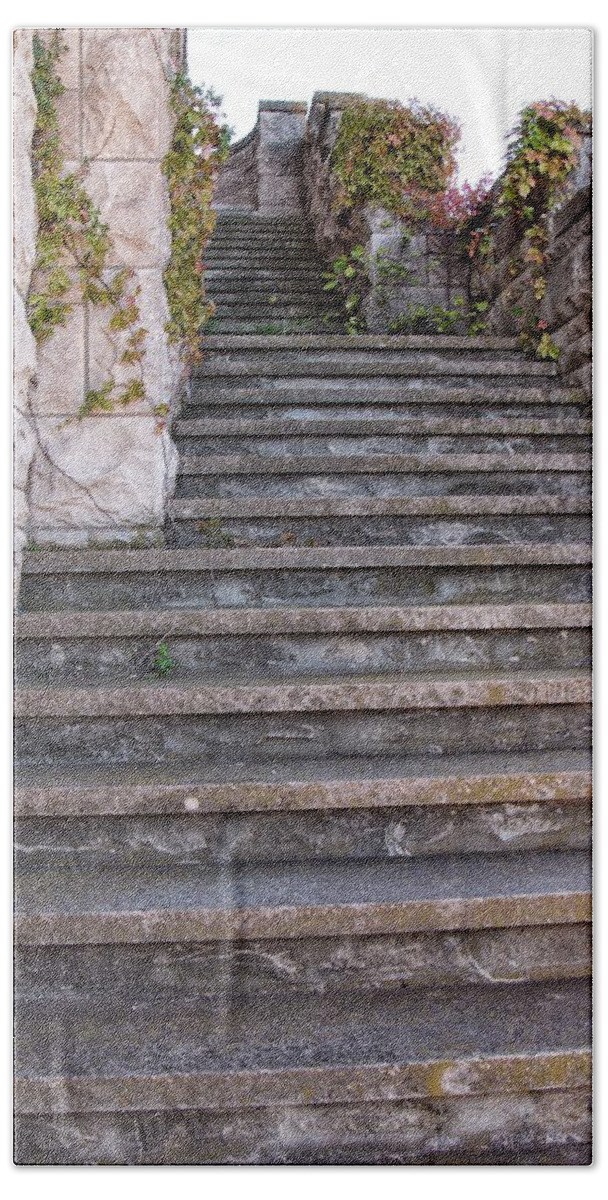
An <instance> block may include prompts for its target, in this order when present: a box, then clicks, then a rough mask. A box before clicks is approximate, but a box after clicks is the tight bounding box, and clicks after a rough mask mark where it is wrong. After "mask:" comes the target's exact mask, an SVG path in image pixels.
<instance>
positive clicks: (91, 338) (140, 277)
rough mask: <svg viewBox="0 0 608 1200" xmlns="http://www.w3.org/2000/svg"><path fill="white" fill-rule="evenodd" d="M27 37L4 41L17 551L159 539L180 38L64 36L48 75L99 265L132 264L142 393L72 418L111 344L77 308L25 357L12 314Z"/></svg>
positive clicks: (23, 251)
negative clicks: (94, 223)
mask: <svg viewBox="0 0 608 1200" xmlns="http://www.w3.org/2000/svg"><path fill="white" fill-rule="evenodd" d="M42 35H43V36H49V31H42ZM32 37H33V31H31V30H21V31H18V32H17V34H16V37H15V104H14V125H15V241H16V246H17V250H16V256H15V287H16V297H17V299H16V334H15V379H16V385H15V386H16V412H17V417H16V429H15V441H16V447H17V451H16V478H15V483H16V485H17V489H18V497H19V499H18V505H19V506H20V507H18V511H17V512H16V523H17V528H18V537H17V539H16V544H17V546H18V547H19V548H21V546H22V545H23V543H24V542H25V540H26V539H28V540H30V541H32V542H35V543H52V544H59V545H84V544H94V543H108V542H113V541H115V540H119V541H130V540H132V539H133V537H134V535H135V536H137V537H138V538H139V539H143V540H146V541H148V540H158V539H159V537H160V536H161V534H160V531H161V529H162V525H163V522H164V514H165V508H166V500H167V497H168V495H169V494H170V492H171V490H172V487H173V482H174V476H175V470H176V464H177V455H176V451H175V448H174V446H173V443H172V441H171V437H170V434H169V432H168V430H167V429H166V428H164V429H161V428H159V422H158V419H157V417H156V416H155V414H154V412H153V409H154V408H155V407H156V406H157V405H159V404H170V403H171V401H172V400H173V398H174V397H175V395H176V391H177V388H178V380H179V370H178V364H177V362H176V358H175V355H174V354H172V352H171V351H170V348H169V346H168V344H167V338H166V334H165V329H164V327H165V323H166V321H167V319H168V310H167V303H166V297H165V291H164V285H163V279H162V275H163V269H164V266H165V264H166V262H167V259H168V256H169V251H170V241H169V233H168V228H167V218H168V212H169V206H168V193H167V188H166V183H165V179H164V177H163V175H162V172H161V162H162V159H163V157H164V155H165V153H166V151H167V149H168V147H169V144H170V139H171V133H172V116H171V112H170V108H169V82H168V78H169V72H170V70H171V69H174V68H175V67H176V66H177V65H178V64H179V63H181V61H182V59H183V54H184V38H183V34H182V31H180V30H178V29H127V28H120V29H111V28H109V29H68V30H63V31H62V40H63V42H64V43H65V44H66V45H67V52H66V53H65V54H64V55H63V57H62V58H61V59H60V62H59V70H60V75H61V78H62V82H63V84H64V87H65V89H66V90H65V93H64V95H63V96H62V97H61V98H60V100H59V102H58V115H59V119H60V128H61V139H62V148H63V152H64V157H65V161H66V167H67V168H68V169H77V168H80V167H82V166H83V164H85V163H86V164H87V165H86V171H85V180H84V182H85V186H86V188H87V191H88V192H89V195H90V196H91V198H92V200H93V201H94V202H95V203H96V204H97V205H98V206H99V208H100V210H101V215H102V219H103V220H104V221H105V222H107V224H108V226H109V229H110V235H111V238H112V242H113V248H114V249H113V257H112V260H111V262H110V263H109V264H108V265H109V266H111V267H123V266H125V267H129V268H132V270H133V272H134V284H139V286H140V287H141V295H140V297H139V307H140V314H141V323H142V325H143V326H144V327H145V329H146V330H147V335H146V342H145V349H146V354H145V358H144V363H143V373H144V385H145V389H146V398H145V400H141V401H137V402H136V403H131V404H130V405H128V406H127V407H124V408H121V409H120V410H119V411H116V412H112V413H100V414H96V415H90V416H87V417H84V418H82V419H80V420H79V419H78V418H77V416H76V414H77V412H78V409H79V407H80V405H81V404H82V401H83V399H84V397H85V395H86V392H87V391H88V390H89V389H91V388H96V387H98V386H99V385H100V384H101V383H102V382H103V381H104V379H106V378H107V376H108V373H109V370H110V369H112V367H114V366H115V359H116V356H117V348H116V345H115V342H114V340H113V339H112V338H111V337H110V336H109V334H108V329H107V314H106V313H103V312H102V311H100V310H97V309H94V308H92V307H91V306H90V305H87V306H83V305H82V304H81V303H77V304H75V306H74V309H73V311H72V313H71V315H70V317H69V318H68V321H67V323H66V325H65V326H63V327H59V328H57V330H56V331H55V332H54V334H53V336H52V337H51V338H50V339H49V340H48V341H47V342H45V343H43V344H41V345H40V346H39V347H38V349H37V353H36V354H35V365H34V357H33V356H34V352H35V346H33V345H32V342H33V339H32V338H31V335H30V334H29V329H28V328H27V326H24V323H23V320H22V316H23V314H22V308H23V304H24V302H25V299H26V296H27V290H28V287H29V285H30V279H29V276H28V272H29V274H31V268H32V264H33V260H34V254H35V232H36V226H35V219H34V220H33V219H32V212H33V210H34V207H35V206H34V205H33V196H32V192H31V166H30V155H31V137H32V130H33V124H34V116H35V101H34V97H33V92H32V88H31V82H30V77H29V76H30V71H31V64H32ZM28 189H29V190H28ZM34 218H35V212H34ZM33 283H34V285H35V283H36V280H35V278H34V280H33ZM122 370H126V371H127V372H128V368H122V367H120V366H119V367H117V368H116V377H117V381H118V382H121V374H120V372H121V371H122ZM26 380H27V383H26ZM28 456H29V461H28ZM26 462H27V466H26ZM19 489H21V492H22V493H23V495H22V497H21V495H20V494H19ZM26 510H27V511H26Z"/></svg>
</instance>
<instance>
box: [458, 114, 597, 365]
mask: <svg viewBox="0 0 608 1200" xmlns="http://www.w3.org/2000/svg"><path fill="white" fill-rule="evenodd" d="M590 128H591V115H590V113H588V112H585V111H582V110H581V109H580V108H578V107H577V105H575V104H564V103H562V102H560V101H558V100H549V101H539V102H537V103H535V104H530V105H528V106H527V107H526V108H524V109H523V110H522V112H521V114H520V117H519V121H518V123H517V125H516V127H515V129H514V130H513V134H512V139H511V142H510V143H509V148H508V152H507V166H506V170H505V172H504V174H503V176H502V179H501V187H500V191H499V193H498V196H497V198H496V199H495V200H494V203H493V205H492V207H491V209H490V212H489V214H487V216H486V223H485V224H484V225H483V226H480V225H478V226H477V228H475V229H473V231H472V233H471V237H470V242H469V247H468V253H469V257H471V258H475V257H478V258H479V259H480V261H481V260H483V261H485V263H486V264H487V265H490V264H491V263H492V262H493V260H494V236H493V226H495V225H496V223H497V222H498V221H500V220H501V219H504V218H505V217H511V218H512V219H513V220H514V222H515V226H516V230H517V233H518V235H519V240H520V242H521V247H522V248H521V251H520V252H519V254H518V255H517V256H515V257H514V258H512V259H511V261H510V263H509V272H510V274H511V275H512V276H513V277H515V276H517V275H519V274H522V273H523V272H527V273H528V276H527V287H528V300H527V301H526V300H525V299H524V303H522V304H518V305H516V306H515V307H514V308H513V310H512V311H513V315H514V317H515V318H516V319H517V320H518V321H519V324H520V339H521V342H522V345H523V347H524V349H525V350H527V351H528V353H530V354H534V355H536V356H537V357H539V358H543V359H554V360H556V359H557V358H558V357H559V353H560V351H559V347H558V346H557V345H556V344H555V342H554V341H553V339H552V338H551V336H550V334H549V332H548V330H547V322H546V321H544V320H542V318H541V316H540V313H541V302H542V300H543V297H544V295H545V292H546V290H547V265H548V245H549V217H550V215H551V213H552V211H553V210H554V209H555V207H556V205H557V204H559V202H560V200H562V198H563V195H564V185H565V184H566V182H567V179H568V176H569V175H570V174H571V172H572V171H573V170H574V169H575V167H576V166H577V164H578V161H579V154H580V149H581V145H582V140H583V137H584V136H585V134H587V133H589V131H590Z"/></svg>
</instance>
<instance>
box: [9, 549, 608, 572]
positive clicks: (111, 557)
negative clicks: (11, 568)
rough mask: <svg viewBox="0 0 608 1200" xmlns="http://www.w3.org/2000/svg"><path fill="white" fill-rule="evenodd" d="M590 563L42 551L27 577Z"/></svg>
mask: <svg viewBox="0 0 608 1200" xmlns="http://www.w3.org/2000/svg"><path fill="white" fill-rule="evenodd" d="M590 562H591V547H590V546H589V545H588V544H587V543H584V542H580V543H579V542H570V543H563V544H549V543H545V542H541V543H538V544H533V543H526V542H511V543H503V544H495V543H492V544H490V545H484V544H479V545H475V546H324V547H308V546H302V547H289V546H287V547H280V548H277V549H274V548H270V547H255V548H253V549H250V548H244V549H239V550H198V549H187V550H167V549H162V550H152V549H151V550H41V551H36V552H29V553H26V554H24V559H23V573H24V574H25V575H51V574H79V573H87V574H88V573H95V574H110V573H117V574H122V573H123V572H127V573H133V572H145V573H153V574H158V573H159V572H167V571H222V570H224V571H249V570H256V571H257V570H264V569H267V570H331V569H341V570H344V569H357V568H361V567H428V566H463V567H469V566H482V567H486V566H488V567H489V566H506V565H509V566H510V565H514V566H516V565H523V564H531V565H535V566H536V565H538V566H543V565H544V566H547V565H551V564H556V565H566V564H567V565H575V564H586V563H590Z"/></svg>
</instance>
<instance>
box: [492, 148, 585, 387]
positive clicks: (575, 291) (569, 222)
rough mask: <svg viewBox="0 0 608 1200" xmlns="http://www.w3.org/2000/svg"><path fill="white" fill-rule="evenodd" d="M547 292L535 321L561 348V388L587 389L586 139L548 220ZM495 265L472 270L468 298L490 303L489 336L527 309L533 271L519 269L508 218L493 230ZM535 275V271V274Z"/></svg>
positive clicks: (507, 330) (516, 236) (511, 325)
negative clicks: (541, 323)
mask: <svg viewBox="0 0 608 1200" xmlns="http://www.w3.org/2000/svg"><path fill="white" fill-rule="evenodd" d="M548 232H549V242H548V246H547V257H548V262H547V266H546V268H545V276H546V281H547V290H546V293H545V295H544V297H543V299H542V301H541V302H540V304H539V305H538V316H539V319H540V320H543V321H546V324H547V332H548V333H549V334H550V335H551V338H552V340H553V341H554V342H555V343H556V344H557V345H558V346H559V347H560V350H561V354H560V358H559V367H560V374H561V376H562V378H563V380H564V383H566V384H569V385H570V386H573V387H581V388H583V389H584V390H585V391H588V392H590V390H591V350H592V343H591V313H592V307H591V306H592V295H591V288H592V274H591V267H592V264H591V238H592V218H591V139H586V141H585V143H584V146H583V149H582V153H581V158H580V163H579V166H578V169H577V170H576V171H575V172H573V174H572V176H571V179H570V182H569V186H568V189H567V192H566V194H565V196H564V200H563V202H562V203H561V204H560V205H559V207H558V208H556V209H555V211H554V212H553V213H552V215H551V217H550V219H549V229H548ZM494 243H495V253H494V262H493V263H492V264H491V265H489V266H484V267H480V266H478V265H474V266H473V269H472V273H471V283H470V288H471V294H472V295H473V296H476V297H477V296H481V297H483V298H484V299H486V300H488V301H489V305H490V307H489V309H488V312H487V323H488V331H489V332H490V333H496V334H500V335H503V334H504V335H507V336H509V335H511V334H516V333H517V332H518V330H519V324H518V321H517V316H516V314H514V312H513V310H514V308H516V307H518V306H521V307H524V308H525V307H526V305H527V304H529V298H530V281H531V278H532V274H533V271H532V269H531V268H530V267H527V268H526V267H525V266H523V267H522V254H521V251H522V242H521V234H520V233H519V231H518V230H517V227H516V225H515V223H514V222H513V219H512V218H505V219H504V220H503V221H502V222H500V223H499V225H498V227H497V228H496V229H495V231H494ZM534 273H535V272H534Z"/></svg>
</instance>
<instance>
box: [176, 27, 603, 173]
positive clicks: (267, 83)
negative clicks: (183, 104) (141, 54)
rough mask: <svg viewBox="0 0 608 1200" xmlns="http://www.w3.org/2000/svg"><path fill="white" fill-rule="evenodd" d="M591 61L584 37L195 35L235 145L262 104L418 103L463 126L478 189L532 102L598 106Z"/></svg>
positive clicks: (584, 32) (200, 62) (196, 71)
mask: <svg viewBox="0 0 608 1200" xmlns="http://www.w3.org/2000/svg"><path fill="white" fill-rule="evenodd" d="M591 54H592V35H591V33H590V32H589V30H588V29H582V28H565V27H561V28H556V27H552V28H544V29H543V28H538V27H536V28H526V29H524V28H517V29H515V28H511V29H509V28H492V29H490V28H481V27H479V28H473V29H465V28H452V29H446V28H441V29H438V28H423V27H420V26H418V27H416V28H409V29H406V28H390V27H386V26H384V27H378V28H370V27H358V28H327V27H325V28H314V27H312V26H308V27H300V28H297V27H291V28H290V27H279V26H275V27H274V28H259V27H251V26H249V27H241V28H238V27H232V28H223V29H222V28H218V27H213V28H211V27H207V28H201V27H199V28H191V29H189V30H188V63H189V70H190V74H191V77H192V79H193V80H194V82H195V83H199V84H201V83H204V84H206V85H207V86H208V87H209V86H210V87H213V88H214V89H215V91H218V92H219V93H220V94H221V95H222V96H223V98H224V104H223V108H224V112H225V114H226V118H227V120H228V123H229V124H230V125H232V126H233V128H234V137H235V139H238V138H241V137H243V136H244V134H246V133H248V132H249V130H250V129H251V128H252V127H253V126H254V124H255V120H256V113H257V106H258V100H306V101H310V99H311V96H312V94H313V92H315V91H332V92H340V91H349V92H352V91H354V92H364V93H366V94H367V95H369V96H383V97H386V98H387V99H396V100H409V99H411V98H412V97H417V98H418V99H419V100H420V101H422V102H423V103H426V104H433V105H436V106H437V107H438V108H440V109H442V110H443V111H445V112H447V113H449V114H450V115H451V116H454V117H456V119H457V120H458V121H459V123H460V125H461V127H462V141H461V143H460V149H459V153H458V158H459V170H460V178H461V179H469V181H470V182H471V183H475V182H477V180H478V179H479V177H480V176H481V175H483V174H484V173H489V174H490V175H491V176H492V177H493V178H494V177H496V175H498V174H499V172H500V170H501V166H502V163H503V156H504V150H505V144H506V137H507V134H508V132H509V130H510V129H511V127H512V126H513V124H514V121H515V119H516V116H517V113H518V112H519V110H520V109H521V108H522V107H523V105H524V104H526V103H527V102H529V101H531V100H545V99H550V98H551V97H553V96H555V97H556V98H557V99H560V100H575V101H576V102H577V104H580V105H581V106H583V107H585V108H588V107H589V106H590V104H591Z"/></svg>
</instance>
